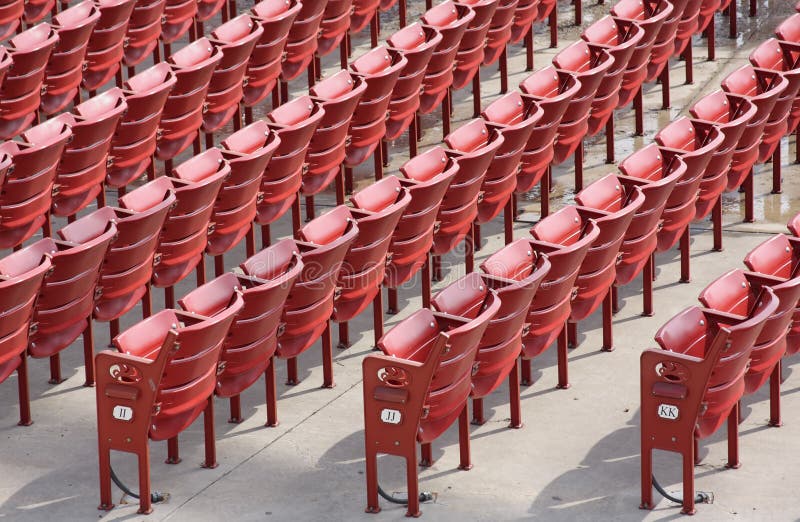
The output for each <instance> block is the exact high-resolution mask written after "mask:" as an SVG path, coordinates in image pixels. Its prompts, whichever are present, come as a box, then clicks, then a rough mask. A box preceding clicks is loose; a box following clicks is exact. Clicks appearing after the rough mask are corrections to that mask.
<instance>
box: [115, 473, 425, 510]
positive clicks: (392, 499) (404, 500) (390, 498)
mask: <svg viewBox="0 0 800 522" xmlns="http://www.w3.org/2000/svg"><path fill="white" fill-rule="evenodd" d="M112 476H113V475H112ZM378 494H379V495H380V496H382V497H383V498H384V499H386V500H387V501H388V502H391V503H392V504H402V505H404V506H407V505H408V498H398V497H395V496H392V495H390V494H388V493H387V492H385V491H384V490H383V488H382V487H381V485H380V484H378ZM434 498H436V496H435V495H434V494H433V493H431V492H430V491H423V492H422V493H420V494H419V501H420V502H429V501H431V500H433V499H434Z"/></svg>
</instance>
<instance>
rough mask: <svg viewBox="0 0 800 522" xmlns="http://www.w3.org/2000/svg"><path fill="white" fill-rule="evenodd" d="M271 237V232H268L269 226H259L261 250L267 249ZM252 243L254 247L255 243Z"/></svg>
mask: <svg viewBox="0 0 800 522" xmlns="http://www.w3.org/2000/svg"><path fill="white" fill-rule="evenodd" d="M254 226H255V225H254ZM271 236H272V232H271V230H270V225H261V248H267V247H268V246H269V245H270V243H271V242H272V238H271ZM253 243H254V244H253V247H255V241H253ZM254 250H255V248H254Z"/></svg>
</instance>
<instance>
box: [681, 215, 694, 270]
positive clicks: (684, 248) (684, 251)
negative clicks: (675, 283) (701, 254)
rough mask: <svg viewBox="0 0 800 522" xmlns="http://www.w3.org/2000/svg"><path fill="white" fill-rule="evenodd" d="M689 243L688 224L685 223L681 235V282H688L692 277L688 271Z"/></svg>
mask: <svg viewBox="0 0 800 522" xmlns="http://www.w3.org/2000/svg"><path fill="white" fill-rule="evenodd" d="M689 244H690V238H689V225H686V230H684V231H683V235H681V283H688V282H689V281H691V279H692V278H691V275H690V273H689Z"/></svg>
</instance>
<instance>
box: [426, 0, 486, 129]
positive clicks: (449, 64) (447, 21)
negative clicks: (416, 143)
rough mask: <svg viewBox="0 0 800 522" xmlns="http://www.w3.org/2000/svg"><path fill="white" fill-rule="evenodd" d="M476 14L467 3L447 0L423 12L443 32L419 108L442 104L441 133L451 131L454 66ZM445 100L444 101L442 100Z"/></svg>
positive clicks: (430, 66) (434, 107) (428, 70)
mask: <svg viewBox="0 0 800 522" xmlns="http://www.w3.org/2000/svg"><path fill="white" fill-rule="evenodd" d="M474 18H475V12H474V11H473V10H472V9H470V8H469V6H467V5H463V4H456V3H454V2H453V1H452V0H445V2H442V3H441V4H438V5H436V6H434V7H433V8H431V9H428V11H427V12H426V13H425V14H424V15H422V18H421V21H422V24H423V25H425V26H429V27H433V28H434V29H436V30H437V31H438V32H439V33H440V34H441V35H442V41H441V42H440V43H439V45H437V46H436V49H435V50H434V51H433V56H432V57H431V60H430V62H429V63H428V67H427V69H425V79H424V80H423V81H422V85H423V91H422V94H421V95H420V106H419V112H420V113H421V114H430V113H432V112H433V111H434V110H435V109H436V107H438V106H439V105H442V122H443V130H442V135H444V136H446V135H448V134H450V105H451V103H450V98H449V96H450V87H452V85H453V69H454V64H455V59H456V53H457V52H458V48H459V45H460V43H461V38H462V37H463V36H464V32H465V31H466V29H467V26H468V25H469V24H470V23H471V22H472V20H473V19H474ZM443 102H444V103H443Z"/></svg>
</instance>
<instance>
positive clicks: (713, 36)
mask: <svg viewBox="0 0 800 522" xmlns="http://www.w3.org/2000/svg"><path fill="white" fill-rule="evenodd" d="M706 37H707V38H708V61H710V62H713V61H714V60H716V59H717V46H716V44H717V28H716V27H715V24H714V15H711V21H710V22H709V23H708V27H707V28H706Z"/></svg>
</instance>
